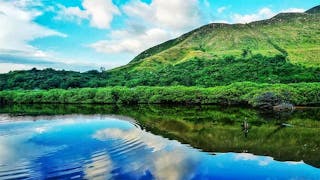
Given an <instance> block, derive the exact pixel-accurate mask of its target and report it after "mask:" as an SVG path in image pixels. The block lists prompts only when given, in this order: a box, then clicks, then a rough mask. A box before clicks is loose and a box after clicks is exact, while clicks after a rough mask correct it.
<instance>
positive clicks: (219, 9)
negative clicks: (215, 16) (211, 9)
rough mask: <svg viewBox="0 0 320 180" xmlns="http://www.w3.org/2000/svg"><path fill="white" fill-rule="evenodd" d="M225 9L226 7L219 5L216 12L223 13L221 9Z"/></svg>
mask: <svg viewBox="0 0 320 180" xmlns="http://www.w3.org/2000/svg"><path fill="white" fill-rule="evenodd" d="M226 9H227V7H225V6H222V7H219V8H218V9H217V12H218V13H223V11H225V10H226Z"/></svg>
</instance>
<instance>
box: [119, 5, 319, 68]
mask: <svg viewBox="0 0 320 180" xmlns="http://www.w3.org/2000/svg"><path fill="white" fill-rule="evenodd" d="M319 9H320V6H317V7H314V8H312V9H310V10H308V11H306V12H305V13H280V14H278V15H276V16H274V17H273V18H271V19H267V20H262V21H257V22H252V23H248V24H219V23H218V24H217V23H213V24H208V25H205V26H202V27H200V28H198V29H195V30H193V31H191V32H189V33H186V34H184V35H182V36H181V37H178V38H176V39H173V40H170V41H167V42H165V43H162V44H160V45H157V46H155V47H152V48H150V49H147V50H146V51H144V52H142V53H141V54H139V55H138V56H137V57H135V58H134V59H133V60H132V61H131V62H130V63H129V64H128V65H127V66H124V67H132V68H137V69H155V68H158V67H159V66H166V65H168V64H171V65H176V64H179V63H183V62H185V61H188V60H190V59H193V58H195V57H197V58H200V59H204V60H210V59H215V58H219V57H223V56H226V55H234V56H238V57H239V56H241V54H242V52H243V49H250V50H251V51H252V53H253V54H257V53H260V54H262V55H266V56H273V55H276V54H285V55H288V57H289V59H290V61H291V62H293V63H301V64H305V65H308V66H320V23H319V22H320V15H319V12H320V10H319Z"/></svg>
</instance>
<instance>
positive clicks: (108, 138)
mask: <svg viewBox="0 0 320 180" xmlns="http://www.w3.org/2000/svg"><path fill="white" fill-rule="evenodd" d="M115 118H116V117H115V116H112V118H110V117H103V116H90V117H88V116H81V117H77V116H71V117H70V116H67V117H66V118H63V116H60V117H59V118H58V119H60V120H50V121H43V120H41V119H40V120H41V121H34V122H33V121H30V122H26V121H23V123H22V124H23V126H22V125H21V124H19V122H17V121H15V122H14V123H13V124H11V125H10V122H6V123H1V124H0V150H1V151H0V179H111V178H114V177H116V178H118V179H138V178H141V177H142V176H143V177H145V178H146V179H150V178H151V177H154V178H156V179H167V178H168V177H170V178H172V179H191V178H192V177H207V178H208V177H214V176H212V175H215V174H212V173H216V174H219V173H225V172H224V171H226V170H228V171H230V169H232V167H235V166H237V168H239V170H238V171H239V172H238V171H237V170H236V169H232V170H234V172H233V173H235V174H233V175H237V174H236V173H240V174H241V175H243V172H244V171H245V170H246V168H247V169H248V168H249V169H252V168H257V169H259V168H260V170H257V172H251V171H250V173H253V175H254V173H260V174H261V173H265V172H264V171H263V168H268V165H269V164H272V163H273V166H272V167H271V166H270V169H271V170H274V171H275V173H279V172H280V170H283V171H286V172H289V170H290V172H293V173H297V172H298V171H293V170H299V169H298V168H297V169H294V166H302V165H303V168H304V169H303V168H302V170H301V172H299V173H300V174H299V173H297V174H294V175H293V176H292V177H299V175H301V177H308V175H306V174H308V173H309V174H312V173H314V176H312V178H313V177H317V176H318V174H319V171H315V170H314V169H310V168H309V167H306V166H304V165H305V164H304V163H298V164H290V165H287V164H285V162H276V161H274V160H273V159H272V158H271V157H263V156H255V155H253V154H240V155H242V156H239V154H238V156H235V154H236V153H217V155H216V156H213V155H209V154H208V153H205V152H201V151H199V150H197V149H194V148H192V147H191V146H189V145H183V144H181V143H179V142H178V141H174V140H168V139H166V138H163V137H161V136H156V135H153V134H152V133H149V132H146V131H145V130H144V129H143V128H141V126H140V125H139V124H138V123H136V122H135V121H134V120H132V119H125V120H123V119H120V120H116V119H115ZM117 118H119V117H117ZM88 119H90V120H88ZM43 127H45V128H43ZM39 128H40V129H41V130H39ZM4 132H6V133H4ZM15 132H19V133H18V134H16V133H15ZM236 155H237V154H236ZM234 157H237V158H234ZM261 162H263V164H262V163H261ZM255 163H256V164H258V165H259V163H260V165H263V166H258V165H256V164H255ZM261 168H262V169H261ZM290 168H293V169H290ZM213 169H215V171H211V170H213ZM271 170H270V171H271ZM210 173H211V174H210ZM268 173H269V172H268ZM268 173H266V176H261V177H267V176H269V175H270V174H272V172H271V173H270V174H268ZM196 175H197V176H196ZM220 175H221V174H220ZM231 175H232V174H231ZM231 175H230V176H231ZM216 177H218V176H216ZM243 177H246V178H247V179H250V177H252V176H250V175H248V176H243ZM288 177H289V176H288ZM285 178H286V177H285ZM312 178H311V179H312ZM262 179H263V178H262ZM271 179H272V177H271Z"/></svg>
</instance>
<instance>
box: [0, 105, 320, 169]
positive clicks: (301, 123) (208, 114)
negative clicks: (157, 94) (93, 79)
mask: <svg viewBox="0 0 320 180" xmlns="http://www.w3.org/2000/svg"><path fill="white" fill-rule="evenodd" d="M0 109H1V110H0V111H1V112H0V113H11V114H12V115H23V114H28V115H30V114H31V115H40V114H47V115H54V114H73V113H76V114H77V113H79V114H117V115H123V116H129V117H132V118H134V119H136V121H137V122H138V123H140V125H141V126H142V127H144V128H145V129H147V130H148V131H151V132H152V133H153V134H159V135H162V136H164V137H167V138H170V139H176V140H179V141H180V142H182V143H187V144H190V145H191V146H193V147H196V148H199V149H202V150H204V151H209V152H247V151H248V152H251V153H253V154H257V155H267V156H272V157H274V158H275V159H277V160H282V161H300V160H303V161H304V162H306V163H308V164H311V165H313V166H316V167H320V158H319V153H318V152H319V151H320V137H319V136H318V133H319V130H320V118H319V117H320V116H319V115H320V109H302V110H297V111H295V112H294V113H292V114H291V115H286V116H285V118H280V120H279V119H277V118H278V117H281V116H278V115H276V116H268V117H264V116H262V115H261V114H260V113H259V112H258V111H256V110H253V109H249V108H236V107H229V108H226V107H216V106H201V107H200V106H190V107H186V106H184V107H183V106H180V107H177V106H174V107H168V106H166V107H163V106H147V105H145V106H135V107H121V106H103V105H83V106H74V105H14V106H11V107H9V106H4V107H1V108H0ZM245 118H247V121H248V123H249V125H250V129H249V134H248V137H247V138H246V137H245V136H244V134H243V132H242V128H241V123H242V122H243V121H244V119H245ZM283 123H285V124H289V125H290V126H283V125H282V124H283Z"/></svg>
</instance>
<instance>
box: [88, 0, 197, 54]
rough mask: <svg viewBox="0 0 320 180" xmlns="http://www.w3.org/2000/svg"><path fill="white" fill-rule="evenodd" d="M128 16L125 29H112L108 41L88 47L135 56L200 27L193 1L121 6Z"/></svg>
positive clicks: (195, 5)
mask: <svg viewBox="0 0 320 180" xmlns="http://www.w3.org/2000/svg"><path fill="white" fill-rule="evenodd" d="M122 10H123V12H124V13H125V14H126V15H127V16H128V22H138V23H139V24H127V26H128V27H127V28H126V29H121V30H114V31H112V32H111V33H110V35H109V37H108V39H106V40H101V41H98V42H95V43H92V44H91V45H89V46H90V47H92V48H94V49H95V50H96V51H97V52H102V53H107V54H108V53H132V54H137V53H139V52H141V51H143V50H146V49H147V48H150V47H152V46H154V45H157V44H159V43H161V42H164V41H166V40H169V39H171V38H173V37H177V36H178V35H181V34H182V33H184V32H187V31H188V30H191V29H193V28H195V27H197V26H199V25H200V24H201V18H200V11H199V8H198V1H197V0H175V1H161V0H153V1H152V2H151V3H150V4H147V3H144V2H142V1H140V0H133V1H131V2H129V3H127V4H125V5H124V6H123V7H122Z"/></svg>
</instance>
